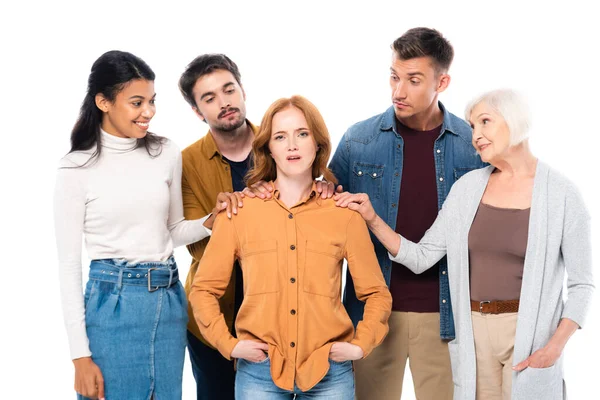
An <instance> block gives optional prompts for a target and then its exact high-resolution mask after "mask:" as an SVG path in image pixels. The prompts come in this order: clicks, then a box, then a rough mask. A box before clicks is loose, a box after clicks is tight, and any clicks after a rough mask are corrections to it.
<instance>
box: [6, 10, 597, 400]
mask: <svg viewBox="0 0 600 400" xmlns="http://www.w3.org/2000/svg"><path fill="white" fill-rule="evenodd" d="M333 3H334V2H326V1H316V2H315V1H309V0H302V1H295V2H287V1H286V2H284V1H281V2H269V3H267V2H260V1H248V2H243V3H241V2H235V1H216V0H213V1H211V2H206V1H199V0H197V1H195V2H193V3H181V2H178V1H163V2H157V3H154V2H151V1H136V2H126V1H119V2H110V1H96V2H87V1H82V2H78V3H73V4H67V3H65V2H62V1H57V2H42V1H37V2H27V1H20V2H19V4H18V5H16V4H12V5H6V3H5V2H3V4H5V5H2V6H0V8H1V9H0V46H1V50H2V51H1V53H0V54H1V57H2V61H1V62H0V70H1V73H0V90H1V92H0V93H1V96H0V113H1V114H0V115H1V116H2V118H1V123H2V125H1V126H2V141H1V145H0V163H1V169H0V171H1V173H2V180H1V182H2V196H1V200H0V201H1V204H2V207H1V208H0V210H1V213H2V216H3V217H2V220H1V221H2V239H1V243H2V262H1V263H0V268H2V270H3V271H4V272H3V273H2V281H1V287H2V289H0V307H1V309H0V310H1V316H2V320H1V321H2V322H1V325H0V337H1V338H2V339H1V340H0V371H2V372H1V375H0V398H1V399H33V398H50V399H69V398H74V393H73V391H72V387H73V371H72V370H73V368H72V364H71V361H70V360H69V354H68V348H67V342H66V334H65V331H64V328H63V322H62V315H61V309H60V301H59V293H58V273H57V261H56V253H55V242H54V231H53V219H52V191H53V186H54V179H55V168H56V165H57V161H58V160H59V159H60V158H61V157H62V156H63V155H64V154H65V153H66V152H67V151H68V149H69V135H70V130H71V128H72V126H73V124H74V122H75V120H76V117H77V114H78V110H79V106H80V103H81V101H82V100H83V97H84V94H85V89H86V80H87V76H88V73H89V70H90V67H91V65H92V63H93V62H94V60H95V59H96V58H97V57H98V56H100V55H101V54H102V53H103V52H105V51H108V50H112V49H119V50H125V51H130V52H132V53H134V54H136V55H138V56H140V57H141V58H143V59H144V60H145V61H146V62H147V63H148V64H149V65H150V66H151V67H152V68H153V69H154V71H155V72H156V75H157V79H156V86H155V87H156V92H157V93H158V97H157V108H158V113H157V115H156V117H155V118H154V119H153V121H152V126H151V130H152V131H153V132H156V133H158V134H161V135H165V136H168V137H169V138H171V139H173V140H174V141H175V142H176V143H177V144H178V145H179V146H180V147H181V148H183V147H185V146H187V145H189V144H191V143H193V142H194V141H196V140H197V139H198V138H200V137H201V136H202V135H204V134H205V132H206V131H207V126H206V125H205V124H203V123H202V122H200V120H199V119H198V118H197V117H196V116H195V115H194V113H193V112H192V111H191V109H190V107H189V106H188V105H187V103H185V101H184V100H183V98H182V97H181V95H180V93H179V91H178V88H177V81H178V79H179V76H180V74H181V73H182V72H183V70H184V68H185V66H186V65H187V63H189V62H190V61H191V60H192V59H193V58H194V57H195V56H197V55H199V54H202V53H206V52H222V53H225V54H227V55H229V56H230V57H231V58H232V59H233V60H234V61H235V62H236V63H237V64H238V66H239V68H240V70H241V73H242V83H243V85H244V88H245V89H246V93H247V96H248V98H247V107H248V116H249V118H250V119H251V120H252V121H253V122H255V123H259V122H260V119H261V117H262V113H263V112H264V110H265V109H266V108H267V106H268V105H269V104H270V103H271V102H273V101H274V100H275V99H277V98H279V97H283V96H290V95H292V94H301V95H303V96H305V97H307V98H308V99H310V100H311V101H312V102H314V103H315V104H316V105H317V107H319V109H320V110H321V112H322V114H323V115H324V117H325V120H326V122H327V124H328V126H329V129H330V132H331V135H332V140H333V142H334V144H337V143H338V141H339V139H340V137H341V135H342V134H343V133H344V131H345V130H346V129H347V128H348V127H349V126H350V125H351V124H353V123H355V122H357V121H360V120H362V119H365V118H368V117H370V116H372V115H374V114H378V113H381V112H383V111H384V110H385V109H386V108H387V107H388V106H389V105H390V89H389V86H388V75H389V74H388V70H389V64H390V44H391V43H392V41H393V40H394V39H395V38H397V37H398V36H400V35H401V34H402V33H403V32H405V31H406V30H407V29H409V28H412V27H416V26H428V27H433V28H436V29H438V30H440V31H441V32H442V33H443V34H444V35H445V36H446V37H447V38H448V39H449V40H450V41H451V43H452V44H453V45H454V48H455V53H456V56H455V60H454V64H453V66H452V68H451V70H450V74H451V76H452V82H451V84H450V87H449V89H448V90H447V91H446V92H445V93H444V94H443V95H442V96H441V100H442V101H443V102H444V104H445V105H446V107H447V108H448V109H449V110H450V111H452V112H453V113H455V114H457V115H459V116H461V117H462V115H463V109H464V107H465V105H466V103H467V101H468V100H469V99H471V98H472V97H473V96H475V95H477V94H479V93H480V92H482V91H484V90H488V89H494V88H499V87H510V88H514V89H518V90H521V91H522V92H523V93H524V94H526V95H527V97H528V98H529V101H530V103H531V108H532V111H533V116H534V129H533V138H532V140H531V142H532V146H533V150H534V152H535V154H536V155H537V156H539V157H540V158H541V159H543V160H545V161H546V162H548V163H550V164H551V165H552V166H554V167H555V168H557V169H559V170H561V171H563V172H564V173H565V174H566V175H567V176H568V177H570V178H571V179H573V180H574V181H575V182H576V183H577V184H578V186H579V188H580V189H581V191H582V192H583V196H584V198H585V200H586V202H587V205H588V207H589V209H590V212H591V214H592V218H593V220H594V222H593V234H594V236H593V240H594V243H596V244H597V241H598V217H599V212H600V207H599V206H598V200H597V198H594V195H595V193H596V186H597V182H598V179H597V172H598V169H597V166H596V165H597V162H598V160H597V157H598V150H597V149H598V139H597V135H598V133H600V132H599V130H598V118H597V116H598V110H597V93H598V89H599V88H600V85H599V83H598V64H597V55H596V52H597V50H598V46H599V44H598V41H599V39H600V29H599V28H598V22H597V18H596V17H597V13H595V12H593V11H592V6H591V4H592V3H593V2H584V1H568V2H561V3H556V4H555V3H553V2H540V7H541V8H537V7H534V6H532V5H530V3H533V2H529V1H520V2H507V1H503V2H500V1H492V2H481V1H478V2H469V3H466V2H463V3H459V2H451V1H445V2H434V1H412V2H406V1H400V0H396V1H393V2H392V1H390V2H379V1H373V0H370V1H361V2H353V1H346V2H339V3H337V4H335V5H333ZM595 167H596V168H595ZM596 247H597V246H596ZM596 250H597V249H596ZM596 253H597V252H596ZM596 256H597V254H596ZM176 258H177V260H178V263H179V265H180V268H181V269H182V270H183V272H184V276H185V273H187V269H188V266H189V263H190V257H189V255H188V253H187V251H186V250H185V248H180V249H178V250H177V251H176ZM87 265H88V260H87V259H86V260H85V261H84V275H85V274H86V273H87ZM596 271H597V268H596ZM597 298H598V296H596V297H595V299H597ZM597 313H598V300H595V301H594V304H593V306H592V309H591V312H590V315H589V319H588V323H587V326H586V327H585V329H583V330H581V331H579V332H577V333H576V334H575V336H574V337H573V338H572V340H571V342H570V343H569V345H568V347H567V355H566V363H565V369H566V372H565V375H566V380H567V387H568V390H569V394H570V397H571V398H572V399H597V398H599V397H600V396H599V395H598V394H597V393H594V392H593V390H594V389H596V390H597V379H598V378H597V376H598V367H597V364H598V358H599V357H598V355H599V351H598V347H599V346H598V339H597V338H598V337H599V335H600V318H599V317H598V315H597ZM407 371H408V368H407ZM405 388H406V390H405V394H404V396H403V399H414V395H413V394H412V383H411V382H410V374H407V376H406V381H405ZM193 396H194V384H193V378H192V373H191V370H190V368H189V365H188V364H187V362H186V369H185V371H184V399H192V398H194V397H193Z"/></svg>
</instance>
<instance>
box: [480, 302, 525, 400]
mask: <svg viewBox="0 0 600 400" xmlns="http://www.w3.org/2000/svg"><path fill="white" fill-rule="evenodd" d="M471 320H472V323H473V336H474V338H475V355H476V358H477V400H510V391H511V388H512V361H513V351H514V348H515V333H516V331H517V313H506V314H496V315H494V314H484V315H482V314H481V313H480V312H477V311H472V312H471Z"/></svg>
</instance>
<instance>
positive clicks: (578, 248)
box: [560, 187, 594, 327]
mask: <svg viewBox="0 0 600 400" xmlns="http://www.w3.org/2000/svg"><path fill="white" fill-rule="evenodd" d="M564 224H565V226H564V229H563V236H562V243H561V246H560V249H561V253H562V256H563V259H564V263H565V268H566V270H567V297H568V298H567V301H566V303H565V308H564V310H563V313H562V318H568V319H570V320H572V321H574V322H576V323H577V324H578V325H579V327H582V326H583V324H584V322H585V317H586V315H587V312H588V310H589V306H590V303H591V299H592V294H593V292H594V280H593V276H592V243H591V229H590V215H589V213H588V212H587V209H586V207H585V204H584V203H583V199H582V198H581V195H580V194H579V191H578V190H577V189H576V188H574V187H573V188H571V190H569V191H568V192H567V198H566V204H565V223H564Z"/></svg>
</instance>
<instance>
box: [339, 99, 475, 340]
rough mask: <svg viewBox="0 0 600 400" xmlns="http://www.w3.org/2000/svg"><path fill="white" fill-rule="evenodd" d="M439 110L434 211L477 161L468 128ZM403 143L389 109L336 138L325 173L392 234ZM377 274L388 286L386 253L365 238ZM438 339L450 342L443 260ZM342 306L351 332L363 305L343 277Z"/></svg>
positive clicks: (389, 269) (451, 324) (442, 263)
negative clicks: (364, 199)
mask: <svg viewBox="0 0 600 400" xmlns="http://www.w3.org/2000/svg"><path fill="white" fill-rule="evenodd" d="M439 106H440V109H441V110H442V112H443V114H444V121H443V123H442V129H441V132H440V136H439V137H438V138H437V139H436V141H435V144H434V150H433V152H434V157H435V172H436V185H437V193H438V208H439V209H441V208H442V204H443V203H444V200H445V199H446V196H447V195H448V193H449V192H450V188H451V187H452V185H453V184H454V182H456V180H458V178H460V177H461V176H462V175H464V174H465V173H467V172H469V171H471V170H474V169H477V168H482V167H484V166H485V165H486V164H485V163H483V162H482V161H481V159H480V158H479V156H478V155H477V153H476V152H475V149H474V148H473V146H472V145H471V128H470V127H469V125H468V124H467V123H466V122H465V121H464V120H462V119H460V118H458V117H457V116H455V115H453V114H451V113H449V112H448V111H446V109H445V108H444V106H443V105H442V103H439ZM403 151H404V142H403V139H402V137H401V136H400V135H399V134H398V132H396V119H395V113H394V108H393V107H390V108H388V109H387V110H386V111H385V112H384V113H383V114H379V115H376V116H374V117H372V118H369V119H367V120H365V121H362V122H359V123H357V124H355V125H353V126H351V127H350V128H349V129H348V131H347V132H346V133H345V134H344V136H343V137H342V140H341V141H340V143H339V145H338V147H337V150H336V152H335V154H334V155H333V158H332V160H331V162H330V165H329V167H330V168H331V170H332V171H333V173H334V174H335V176H336V178H337V179H338V181H339V184H340V185H342V186H343V187H344V190H347V191H349V192H352V193H367V194H368V195H369V198H370V200H371V203H372V204H373V207H374V209H375V212H376V213H377V215H379V216H380V217H381V218H382V219H383V220H384V221H385V222H386V223H387V224H388V225H389V226H390V227H391V228H392V229H395V228H396V217H397V214H398V209H397V203H398V199H399V198H400V188H401V186H402V184H401V177H402V165H403ZM371 239H372V240H373V245H374V246H375V253H376V254H377V259H378V260H379V266H380V267H381V272H382V273H383V276H384V278H385V281H386V283H387V284H388V286H389V285H390V278H391V275H392V261H391V260H390V259H389V257H388V253H387V250H386V249H385V247H384V246H383V245H382V244H381V243H380V242H379V241H378V240H377V238H376V237H375V236H374V235H373V234H371ZM439 270H440V300H439V301H440V336H441V338H442V339H454V336H455V332H454V318H453V316H452V306H451V302H450V290H449V285H448V274H447V271H448V266H447V262H446V258H445V257H444V258H443V259H442V260H441V261H440V268H439ZM344 305H345V306H346V310H347V312H348V314H349V315H350V318H351V319H352V322H353V323H354V325H355V326H356V325H357V324H358V322H359V321H360V320H361V319H362V317H363V310H364V303H363V302H361V301H360V300H358V299H357V298H356V293H355V291H354V284H353V283H352V277H351V276H350V274H347V276H346V290H345V291H344Z"/></svg>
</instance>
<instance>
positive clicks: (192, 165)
mask: <svg viewBox="0 0 600 400" xmlns="http://www.w3.org/2000/svg"><path fill="white" fill-rule="evenodd" d="M246 123H247V124H248V126H250V128H251V129H252V131H253V132H254V133H256V132H257V129H258V128H257V127H256V126H254V125H252V124H251V123H250V121H248V120H246ZM181 153H182V154H181V157H182V164H183V165H182V167H183V174H182V177H181V191H182V194H183V214H184V216H185V219H200V218H202V217H205V216H207V215H208V214H210V212H211V211H212V209H213V207H214V206H215V202H216V201H217V196H218V194H219V193H220V192H233V185H232V180H231V167H230V165H229V164H228V163H227V161H226V160H225V159H224V158H223V156H222V155H221V153H220V152H219V149H218V148H217V144H216V143H215V140H214V139H213V136H212V134H211V133H210V130H209V131H208V133H207V134H206V135H205V136H203V137H202V138H201V139H200V140H198V141H197V142H195V143H193V144H191V145H189V146H188V147H186V148H185V149H184V150H183V151H182V152H181ZM209 240H210V238H206V239H203V240H201V241H199V242H196V243H193V244H190V245H189V246H187V248H188V250H189V252H190V254H191V255H192V265H191V266H190V270H189V272H188V276H187V279H186V281H185V290H186V292H187V293H188V295H189V293H190V289H191V287H192V282H193V280H194V275H195V274H196V270H197V269H198V264H199V263H200V259H201V258H202V255H203V254H204V249H206V246H207V244H208V241H209ZM220 303H221V305H222V309H223V314H224V315H225V321H226V323H227V325H228V326H229V327H231V326H232V325H233V314H234V304H235V274H233V276H232V279H231V282H230V284H229V287H228V288H227V291H226V293H225V294H224V295H223V297H222V298H221V299H220ZM188 316H189V323H188V330H189V331H190V332H192V333H193V334H194V336H196V337H197V338H199V339H200V340H202V341H203V342H204V343H207V344H208V342H207V341H206V340H205V339H204V338H203V337H202V335H200V330H199V329H198V326H197V325H196V321H195V320H194V315H193V313H192V309H191V307H190V305H189V303H188Z"/></svg>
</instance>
